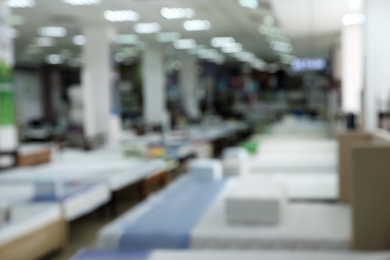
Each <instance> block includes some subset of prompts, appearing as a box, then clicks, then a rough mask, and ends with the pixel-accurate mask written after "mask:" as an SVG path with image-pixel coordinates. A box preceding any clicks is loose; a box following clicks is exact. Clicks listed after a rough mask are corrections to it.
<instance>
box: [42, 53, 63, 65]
mask: <svg viewBox="0 0 390 260" xmlns="http://www.w3.org/2000/svg"><path fill="white" fill-rule="evenodd" d="M45 60H46V62H47V63H49V64H61V63H63V62H64V57H63V56H62V55H58V54H51V55H47V56H46V59H45Z"/></svg>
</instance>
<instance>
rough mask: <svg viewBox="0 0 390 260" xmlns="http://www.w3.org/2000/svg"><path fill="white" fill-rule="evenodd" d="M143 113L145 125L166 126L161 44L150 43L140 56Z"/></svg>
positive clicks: (167, 116) (166, 114) (166, 115)
mask: <svg viewBox="0 0 390 260" xmlns="http://www.w3.org/2000/svg"><path fill="white" fill-rule="evenodd" d="M141 62H142V64H141V66H142V91H143V98H144V102H143V114H144V120H145V123H146V124H147V125H149V126H150V125H160V126H164V127H166V126H167V124H168V122H169V115H168V112H167V108H166V102H167V100H166V87H165V70H164V54H163V51H162V48H161V46H158V45H153V44H150V45H149V46H147V47H146V48H145V50H144V51H143V53H142V57H141Z"/></svg>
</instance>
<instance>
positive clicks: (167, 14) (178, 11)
mask: <svg viewBox="0 0 390 260" xmlns="http://www.w3.org/2000/svg"><path fill="white" fill-rule="evenodd" d="M160 13H161V15H162V16H163V17H164V18H166V19H169V20H172V19H183V18H193V17H194V16H195V11H194V10H193V9H191V8H168V7H164V8H162V9H161V12H160Z"/></svg>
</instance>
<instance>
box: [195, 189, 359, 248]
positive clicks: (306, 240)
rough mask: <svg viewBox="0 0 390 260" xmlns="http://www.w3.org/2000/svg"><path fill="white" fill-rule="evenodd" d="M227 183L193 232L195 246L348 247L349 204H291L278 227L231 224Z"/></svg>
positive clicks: (349, 232) (349, 237) (349, 234)
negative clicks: (229, 220) (227, 213)
mask: <svg viewBox="0 0 390 260" xmlns="http://www.w3.org/2000/svg"><path fill="white" fill-rule="evenodd" d="M233 187H234V185H227V186H226V189H225V190H224V192H222V193H221V194H220V196H219V198H218V199H217V200H216V202H215V203H214V205H212V206H211V207H210V209H209V211H208V212H207V213H206V214H205V216H204V217H203V219H202V220H201V221H200V222H199V223H198V225H197V226H196V227H195V229H194V230H193V232H192V235H191V247H192V248H205V249H207V248H212V249H222V248H231V249H281V250H347V249H348V248H349V247H350V239H351V232H352V231H351V212H350V208H349V207H347V206H339V205H327V204H291V205H290V206H288V208H287V212H286V215H285V219H284V221H282V223H280V224H279V225H278V226H271V227H264V226H263V227H261V226H260V227H254V226H248V227H245V226H231V225H229V224H228V223H227V220H226V216H225V198H226V194H227V193H228V192H229V190H230V189H232V188H233Z"/></svg>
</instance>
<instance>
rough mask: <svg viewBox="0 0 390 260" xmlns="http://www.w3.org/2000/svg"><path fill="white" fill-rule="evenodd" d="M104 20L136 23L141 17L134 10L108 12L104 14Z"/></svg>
mask: <svg viewBox="0 0 390 260" xmlns="http://www.w3.org/2000/svg"><path fill="white" fill-rule="evenodd" d="M104 18H105V19H106V20H107V21H110V22H130V21H133V22H135V21H138V20H139V18H140V15H139V13H137V12H134V11H132V10H117V11H112V10H107V11H105V12H104Z"/></svg>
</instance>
